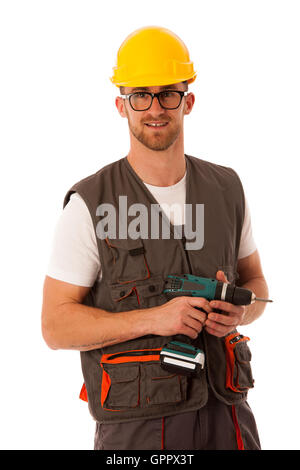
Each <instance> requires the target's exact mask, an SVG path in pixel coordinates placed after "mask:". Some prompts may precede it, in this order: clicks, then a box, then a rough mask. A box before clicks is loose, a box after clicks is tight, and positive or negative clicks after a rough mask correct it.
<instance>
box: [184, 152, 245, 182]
mask: <svg viewBox="0 0 300 470" xmlns="http://www.w3.org/2000/svg"><path fill="white" fill-rule="evenodd" d="M186 157H187V159H188V161H189V162H190V165H191V166H192V167H193V170H194V171H196V172H198V173H199V174H201V176H202V177H203V178H209V177H210V178H213V179H215V180H216V181H221V180H223V181H226V180H227V181H228V183H229V184H230V183H233V182H234V181H235V182H238V183H241V182H240V178H239V176H238V174H237V172H236V171H235V170H234V169H233V168H231V167H228V166H224V165H219V164H217V163H213V162H210V161H208V160H203V159H201V158H198V157H193V156H191V155H186Z"/></svg>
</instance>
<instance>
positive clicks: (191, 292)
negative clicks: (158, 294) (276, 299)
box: [160, 274, 272, 376]
mask: <svg viewBox="0 0 300 470" xmlns="http://www.w3.org/2000/svg"><path fill="white" fill-rule="evenodd" d="M164 293H165V294H166V295H167V297H171V298H172V297H179V296H190V297H204V298H205V299H207V300H209V301H210V300H223V301H225V302H230V303H232V304H233V305H250V304H252V303H254V302H256V301H261V302H272V300H268V299H261V298H258V297H256V296H255V294H254V293H253V292H252V291H251V290H249V289H244V288H243V287H237V286H235V285H233V284H227V283H225V282H221V281H218V280H217V279H210V278H206V277H199V276H193V275H192V274H182V275H179V276H173V275H169V276H168V277H167V279H166V280H165V289H164ZM195 308H198V307H195ZM198 309H199V310H202V309H201V308H200V307H199V308H198ZM203 311H204V310H203ZM214 312H217V313H220V312H221V310H218V309H214ZM178 337H179V340H173V341H170V342H169V343H168V344H167V345H166V346H164V347H163V348H162V350H161V353H160V359H161V366H162V368H163V369H165V370H167V371H169V372H176V373H178V374H181V375H192V376H197V375H199V373H200V372H201V370H202V369H203V368H204V363H205V354H204V352H203V351H202V350H201V349H199V348H197V347H195V346H193V345H192V344H189V343H190V338H188V337H184V340H181V338H182V337H183V335H178Z"/></svg>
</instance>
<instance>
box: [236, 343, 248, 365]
mask: <svg viewBox="0 0 300 470" xmlns="http://www.w3.org/2000/svg"><path fill="white" fill-rule="evenodd" d="M234 354H235V357H236V359H237V360H238V361H239V362H250V361H251V358H252V354H251V351H250V349H249V347H248V345H247V343H246V342H245V341H244V342H242V343H238V344H237V345H236V347H235V349H234Z"/></svg>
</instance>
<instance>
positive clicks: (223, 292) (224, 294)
mask: <svg viewBox="0 0 300 470" xmlns="http://www.w3.org/2000/svg"><path fill="white" fill-rule="evenodd" d="M215 300H224V301H225V302H230V303H231V304H233V305H250V304H251V303H253V302H254V301H255V295H254V294H253V292H252V291H251V290H249V289H245V288H244V287H237V286H234V285H232V284H226V283H225V282H220V281H218V283H217V286H216V293H215Z"/></svg>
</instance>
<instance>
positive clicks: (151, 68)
mask: <svg viewBox="0 0 300 470" xmlns="http://www.w3.org/2000/svg"><path fill="white" fill-rule="evenodd" d="M195 78H196V72H195V70H194V65H193V62H191V61H190V57H189V51H188V49H187V47H186V45H185V44H184V43H183V41H182V40H181V39H180V38H179V37H178V36H177V35H176V34H174V33H173V32H172V31H170V30H168V29H166V28H161V27H159V26H147V27H144V28H140V29H137V30H136V31H134V32H133V33H131V34H130V35H129V36H128V37H127V38H126V39H125V41H124V42H123V43H122V44H121V46H120V48H119V51H118V55H117V65H116V67H114V68H113V76H112V77H111V81H112V83H114V84H115V85H116V86H117V87H120V86H128V87H138V86H141V87H142V86H162V85H170V84H172V83H179V82H183V81H187V82H188V83H192V82H193V81H194V80H195Z"/></svg>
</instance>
